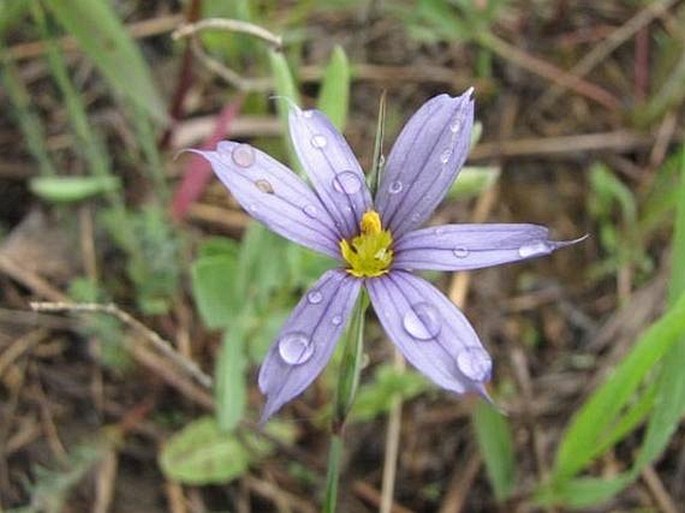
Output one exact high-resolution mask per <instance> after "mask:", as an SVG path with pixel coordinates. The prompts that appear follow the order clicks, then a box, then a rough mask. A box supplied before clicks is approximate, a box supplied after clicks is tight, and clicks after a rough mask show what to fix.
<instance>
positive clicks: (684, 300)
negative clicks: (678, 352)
mask: <svg viewBox="0 0 685 513" xmlns="http://www.w3.org/2000/svg"><path fill="white" fill-rule="evenodd" d="M684 330H685V295H683V296H681V298H680V299H679V300H678V302H677V303H676V304H675V305H674V306H673V308H671V309H670V310H669V311H668V312H667V313H666V314H665V315H663V316H662V317H661V319H659V320H658V321H657V322H655V323H654V324H653V325H652V326H651V327H650V328H649V329H648V330H647V331H646V332H645V333H644V334H643V335H642V336H641V337H640V339H639V340H638V342H637V343H636V344H635V347H633V349H632V350H631V352H630V353H629V354H628V356H627V357H626V358H625V359H624V360H623V361H622V362H621V363H620V364H619V366H618V367H617V368H616V369H615V370H614V372H613V373H612V374H611V375H610V376H609V378H608V379H607V381H606V382H605V383H604V384H603V385H602V386H601V387H600V388H599V389H597V390H596V391H595V392H594V393H593V394H592V396H591V397H590V398H589V399H588V400H587V401H586V402H585V404H584V405H583V406H582V408H581V409H580V410H579V411H578V412H577V413H576V415H575V416H574V417H573V419H572V421H571V425H570V427H569V428H568V430H567V432H566V434H565V435H564V438H563V439H562V442H561V445H560V447H559V451H558V453H557V457H556V461H555V464H554V468H553V471H552V476H551V480H552V482H553V483H563V482H565V481H567V480H568V479H569V478H571V477H572V476H574V475H575V474H576V473H577V472H579V471H580V470H582V469H583V468H585V467H586V466H587V465H588V464H589V463H590V462H591V460H592V459H593V458H594V457H596V456H597V455H598V454H597V450H596V447H597V446H600V445H604V442H605V441H606V439H607V438H610V437H611V433H612V431H613V430H614V429H616V426H618V425H621V422H622V415H621V413H622V412H623V411H624V410H625V409H626V408H627V407H629V406H630V404H631V402H632V401H633V398H634V394H635V392H636V391H637V389H638V387H639V386H640V385H641V384H642V383H643V382H644V380H645V378H646V377H647V376H648V374H649V373H650V371H652V370H653V369H654V368H655V366H656V365H657V364H658V363H659V362H660V361H661V360H662V358H663V357H664V355H665V354H666V353H667V352H668V351H669V349H671V347H673V345H674V344H675V343H676V342H677V341H678V340H679V338H680V337H681V336H682V334H683V332H684Z"/></svg>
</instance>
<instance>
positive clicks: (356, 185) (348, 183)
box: [333, 171, 362, 194]
mask: <svg viewBox="0 0 685 513" xmlns="http://www.w3.org/2000/svg"><path fill="white" fill-rule="evenodd" d="M333 188H334V189H335V190H336V191H338V192H339V193H341V194H356V193H357V192H359V189H361V188H362V182H361V181H360V180H359V177H357V175H356V174H355V173H353V172H352V171H343V172H342V173H339V174H337V175H335V178H333Z"/></svg>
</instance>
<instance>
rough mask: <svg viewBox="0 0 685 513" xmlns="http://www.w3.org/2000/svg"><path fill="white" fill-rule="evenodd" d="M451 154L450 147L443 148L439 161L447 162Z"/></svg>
mask: <svg viewBox="0 0 685 513" xmlns="http://www.w3.org/2000/svg"><path fill="white" fill-rule="evenodd" d="M451 156H452V148H445V149H444V150H443V152H442V153H441V154H440V162H442V163H443V164H447V163H448V162H449V160H450V157H451Z"/></svg>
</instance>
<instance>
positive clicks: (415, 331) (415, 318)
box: [402, 303, 442, 340]
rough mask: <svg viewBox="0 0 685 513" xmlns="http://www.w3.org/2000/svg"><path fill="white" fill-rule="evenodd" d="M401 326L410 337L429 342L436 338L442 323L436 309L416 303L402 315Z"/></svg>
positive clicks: (429, 305) (426, 304) (428, 304)
mask: <svg viewBox="0 0 685 513" xmlns="http://www.w3.org/2000/svg"><path fill="white" fill-rule="evenodd" d="M402 326H404V329H405V331H406V332H407V333H409V335H411V336H412V337H414V338H416V339H418V340H430V339H432V338H435V337H437V336H438V334H439V333H440V330H441V329H442V322H441V320H440V314H439V313H438V310H437V308H435V307H434V306H433V305H431V304H430V303H417V304H415V305H413V306H412V307H411V310H409V311H408V312H407V313H406V314H404V318H403V319H402Z"/></svg>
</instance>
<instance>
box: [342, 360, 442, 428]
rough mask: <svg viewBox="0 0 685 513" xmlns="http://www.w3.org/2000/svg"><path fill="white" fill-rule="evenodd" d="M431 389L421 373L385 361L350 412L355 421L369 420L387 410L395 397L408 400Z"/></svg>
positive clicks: (361, 392)
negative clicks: (402, 368)
mask: <svg viewBox="0 0 685 513" xmlns="http://www.w3.org/2000/svg"><path fill="white" fill-rule="evenodd" d="M431 388H432V387H431V385H430V384H429V383H428V381H427V380H426V378H424V377H423V376H422V375H421V374H418V373H417V372H415V371H413V370H405V371H398V370H397V369H395V368H394V367H393V366H392V365H390V364H387V363H384V364H381V365H379V366H378V367H377V369H376V371H375V373H374V378H373V380H372V381H371V382H369V383H366V384H364V385H362V386H361V387H360V388H359V393H358V394H357V398H356V399H355V402H354V405H353V406H352V412H351V414H350V415H351V417H352V419H353V420H354V421H355V422H365V421H369V420H372V419H374V418H376V417H378V416H379V415H383V414H386V413H388V412H389V411H390V407H391V405H392V400H391V399H392V398H393V397H400V398H401V399H402V400H403V401H409V400H411V399H414V398H415V397H417V396H419V395H420V394H422V393H424V392H426V391H427V390H430V389H431Z"/></svg>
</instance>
